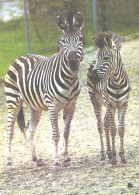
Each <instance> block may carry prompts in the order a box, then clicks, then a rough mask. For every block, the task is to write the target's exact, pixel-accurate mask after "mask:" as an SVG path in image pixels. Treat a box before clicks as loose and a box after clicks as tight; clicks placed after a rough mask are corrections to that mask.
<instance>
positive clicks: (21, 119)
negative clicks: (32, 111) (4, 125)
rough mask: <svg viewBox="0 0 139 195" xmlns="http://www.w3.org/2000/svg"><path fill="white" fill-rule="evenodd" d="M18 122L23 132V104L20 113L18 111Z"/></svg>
mask: <svg viewBox="0 0 139 195" xmlns="http://www.w3.org/2000/svg"><path fill="white" fill-rule="evenodd" d="M17 123H18V125H19V127H20V129H21V132H23V133H24V134H25V132H24V130H25V119H24V113H23V107H22V106H21V108H20V110H19V113H18V116H17Z"/></svg>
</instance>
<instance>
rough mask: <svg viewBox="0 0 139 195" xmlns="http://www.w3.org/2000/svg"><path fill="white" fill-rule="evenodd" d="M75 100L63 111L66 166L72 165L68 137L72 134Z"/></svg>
mask: <svg viewBox="0 0 139 195" xmlns="http://www.w3.org/2000/svg"><path fill="white" fill-rule="evenodd" d="M75 104H76V103H75V102H74V103H73V104H69V105H68V106H67V107H66V108H64V111H63V121H64V132H63V136H64V151H63V155H64V166H66V167H67V166H71V165H72V161H71V159H70V158H69V156H68V139H69V134H70V125H71V120H72V118H73V114H74V111H75Z"/></svg>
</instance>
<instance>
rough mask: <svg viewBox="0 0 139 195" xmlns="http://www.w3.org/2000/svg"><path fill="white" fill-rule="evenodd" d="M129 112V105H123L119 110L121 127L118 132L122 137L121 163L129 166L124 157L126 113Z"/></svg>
mask: <svg viewBox="0 0 139 195" xmlns="http://www.w3.org/2000/svg"><path fill="white" fill-rule="evenodd" d="M126 110H127V104H123V105H122V106H120V107H119V108H118V119H119V126H118V132H119V136H120V152H119V155H120V157H121V163H122V164H127V162H126V160H125V157H124V133H125V124H124V122H125V113H126Z"/></svg>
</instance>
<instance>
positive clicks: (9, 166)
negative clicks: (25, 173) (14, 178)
mask: <svg viewBox="0 0 139 195" xmlns="http://www.w3.org/2000/svg"><path fill="white" fill-rule="evenodd" d="M12 170H13V167H12V164H11V163H8V164H7V165H6V166H5V171H6V172H9V171H12Z"/></svg>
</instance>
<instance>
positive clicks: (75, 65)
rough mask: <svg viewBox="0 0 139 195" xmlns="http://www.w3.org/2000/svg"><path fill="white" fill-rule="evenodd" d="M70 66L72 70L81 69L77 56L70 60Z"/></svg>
mask: <svg viewBox="0 0 139 195" xmlns="http://www.w3.org/2000/svg"><path fill="white" fill-rule="evenodd" d="M69 67H70V69H71V70H72V71H77V70H78V69H79V62H78V60H77V59H76V58H74V59H71V60H70V61H69Z"/></svg>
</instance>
